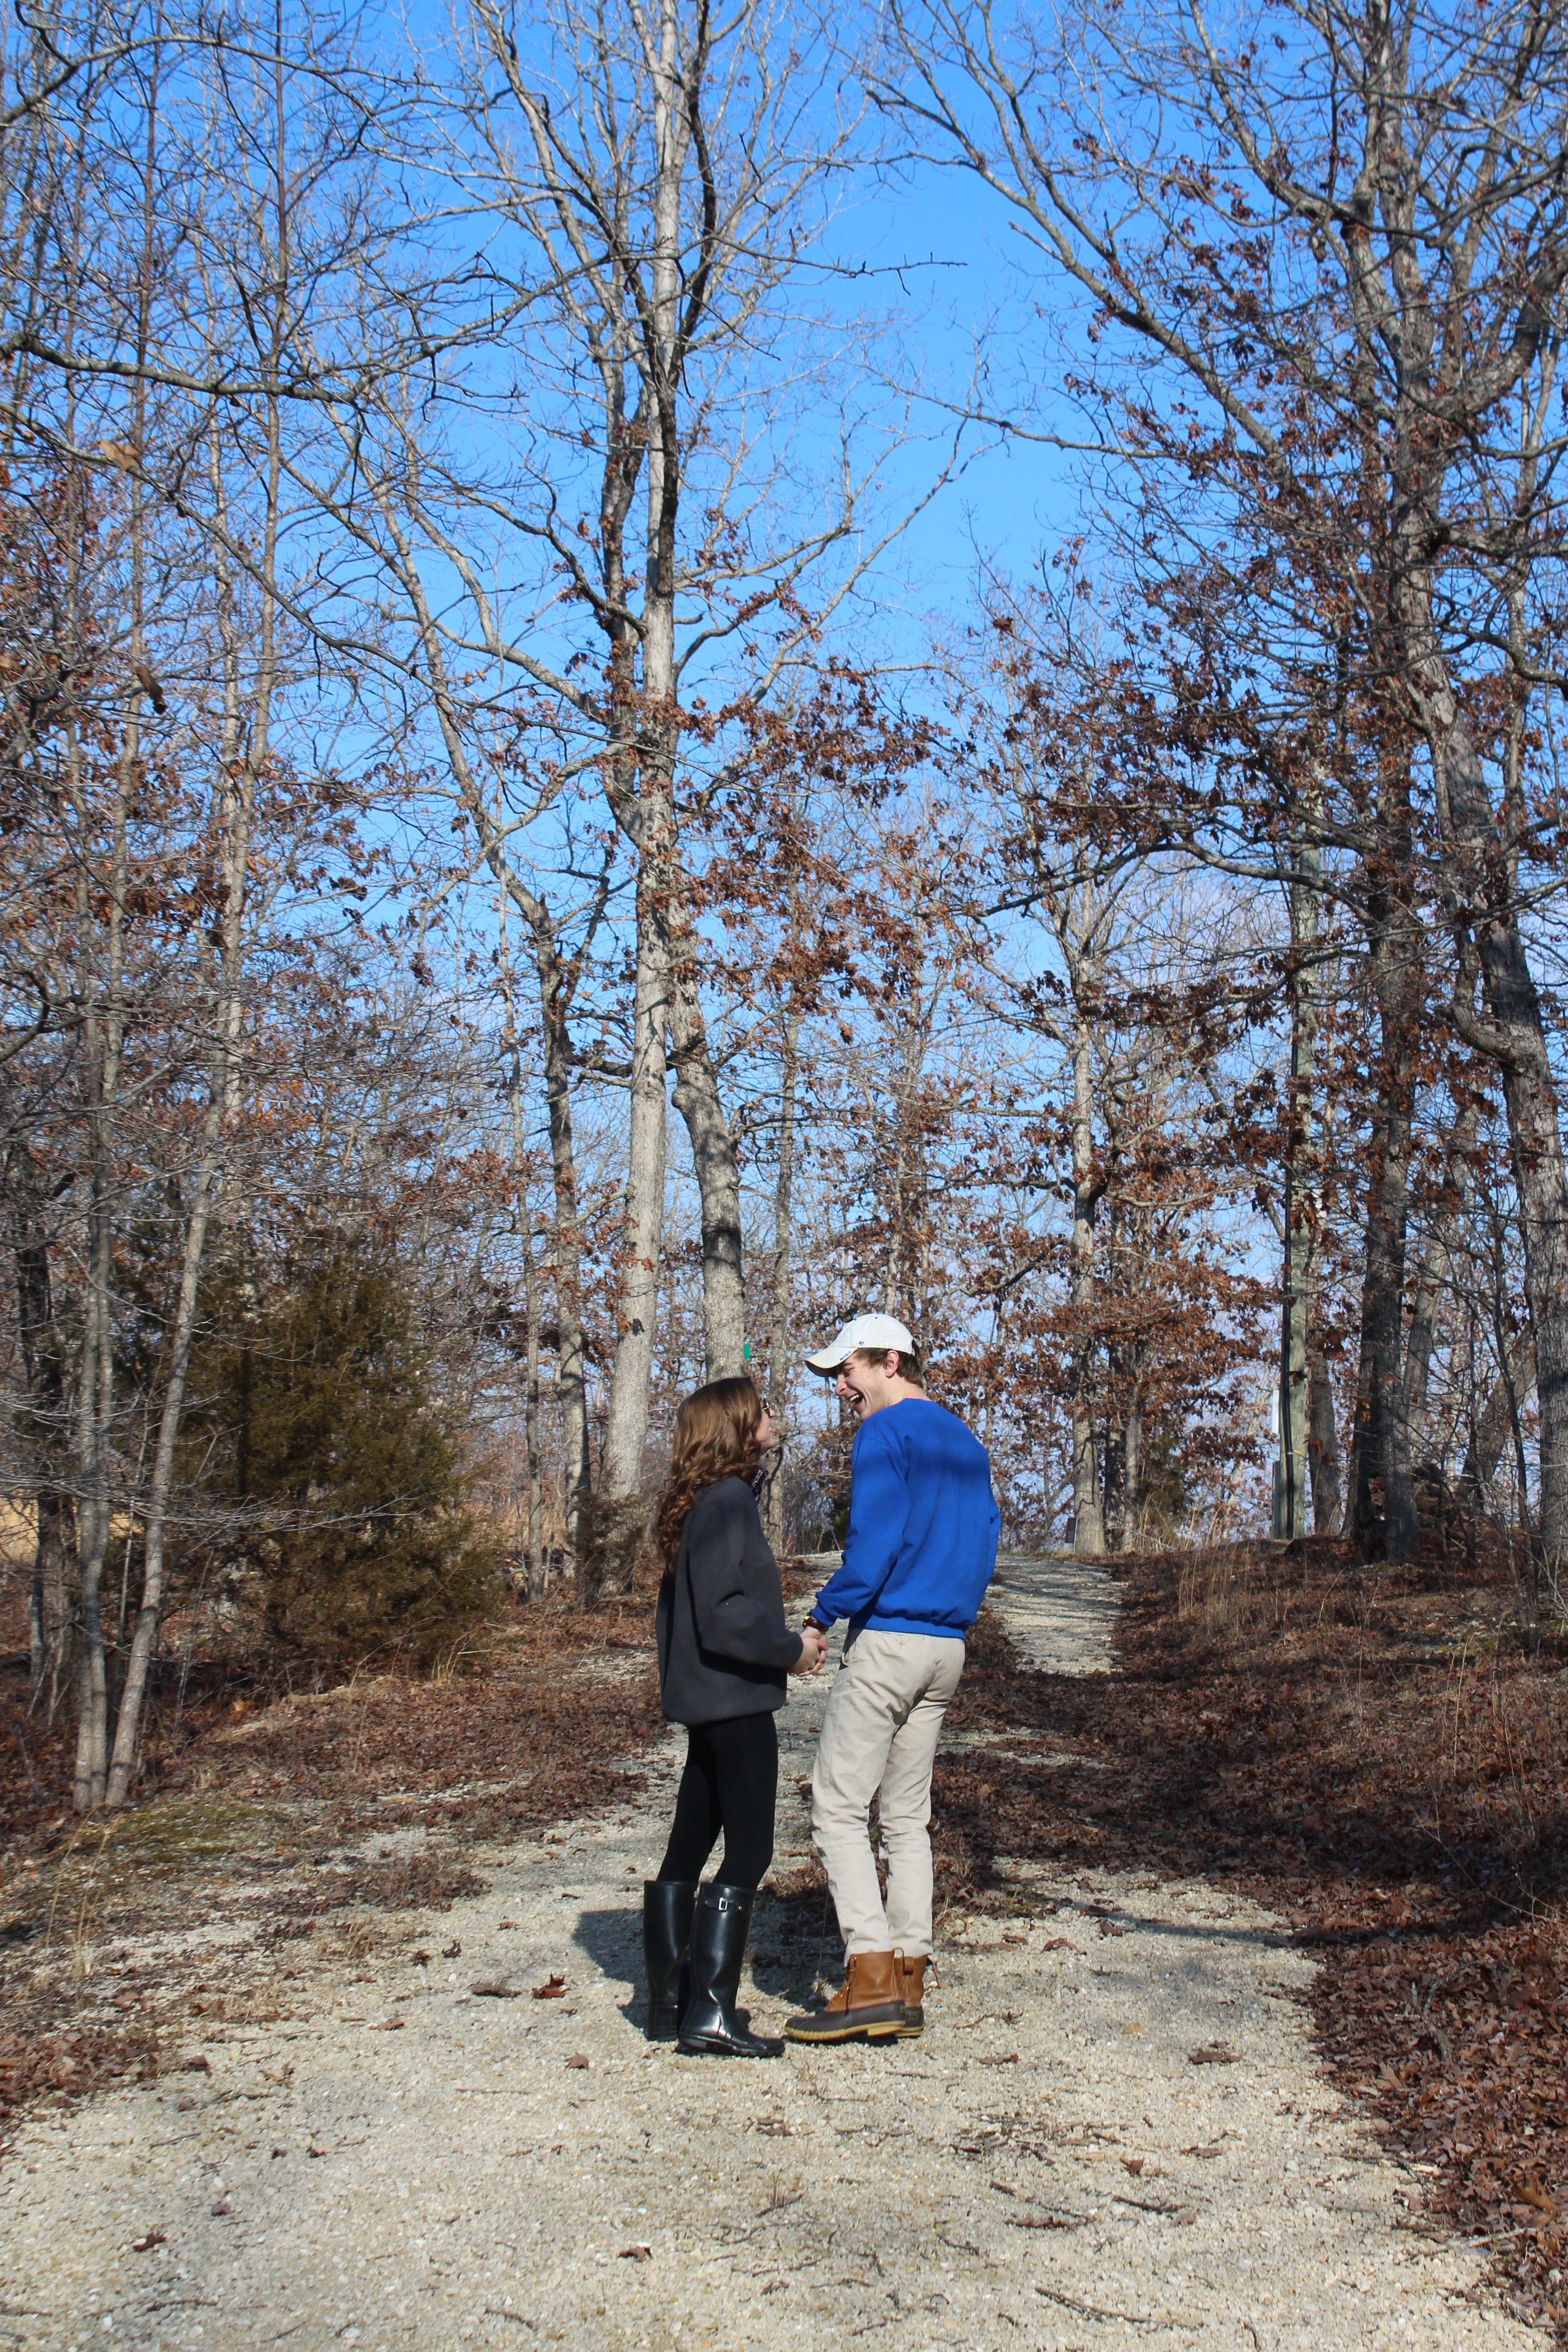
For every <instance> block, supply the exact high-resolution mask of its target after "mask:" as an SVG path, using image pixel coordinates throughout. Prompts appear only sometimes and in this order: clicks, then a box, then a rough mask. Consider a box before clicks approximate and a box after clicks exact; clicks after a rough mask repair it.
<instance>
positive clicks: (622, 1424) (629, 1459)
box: [599, 866, 668, 1503]
mask: <svg viewBox="0 0 1568 2352" xmlns="http://www.w3.org/2000/svg"><path fill="white" fill-rule="evenodd" d="M653 891H654V876H653V874H652V873H651V872H650V871H649V869H648V868H647V866H643V867H642V868H641V869H640V870H639V872H638V876H637V999H636V1009H635V1014H634V1026H633V1031H632V1076H631V1137H630V1145H629V1149H628V1152H627V1159H626V1213H625V1219H624V1223H623V1226H622V1234H621V1274H620V1286H619V1297H618V1299H617V1302H616V1306H617V1323H618V1329H617V1332H616V1357H615V1369H614V1371H613V1373H612V1376H611V1381H610V1410H609V1417H608V1422H607V1424H606V1427H605V1444H604V1453H603V1456H602V1459H601V1462H600V1467H599V1479H600V1485H601V1486H602V1488H603V1490H604V1493H605V1496H606V1497H607V1499H608V1500H609V1501H611V1502H612V1503H624V1502H626V1501H628V1500H629V1499H630V1497H631V1496H635V1495H636V1494H637V1493H638V1492H639V1491H640V1489H641V1486H642V1475H643V1451H644V1448H645V1447H646V1445H647V1416H648V1391H649V1386H650V1384H651V1381H652V1378H653V1343H654V1329H655V1320H656V1310H657V1308H658V1274H659V1256H660V1253H661V1251H662V1249H663V1246H664V1155H665V1119H666V1108H665V1091H664V1088H665V1053H664V1023H665V1008H666V1004H667V1002H668V982H667V973H666V968H665V961H664V952H663V929H662V926H661V924H660V923H659V920H658V915H657V912H656V910H655V909H654V908H652V907H651V906H650V905H649V904H648V901H649V899H650V898H652V896H653Z"/></svg>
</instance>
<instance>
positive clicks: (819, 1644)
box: [795, 1625, 827, 1675]
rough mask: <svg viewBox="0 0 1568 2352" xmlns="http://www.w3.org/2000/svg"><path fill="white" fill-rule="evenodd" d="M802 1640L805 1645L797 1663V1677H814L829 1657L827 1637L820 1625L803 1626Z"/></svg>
mask: <svg viewBox="0 0 1568 2352" xmlns="http://www.w3.org/2000/svg"><path fill="white" fill-rule="evenodd" d="M800 1638H801V1640H802V1641H803V1642H804V1643H805V1649H804V1650H802V1652H801V1654H800V1656H799V1657H798V1658H797V1659H796V1661H795V1673H796V1674H797V1675H814V1674H816V1670H817V1668H818V1667H819V1666H820V1665H821V1664H822V1662H823V1660H824V1658H826V1655H827V1636H826V1633H824V1632H823V1630H822V1628H821V1626H820V1625H803V1626H802V1627H801V1629H800Z"/></svg>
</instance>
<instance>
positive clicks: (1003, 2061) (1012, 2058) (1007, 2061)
mask: <svg viewBox="0 0 1568 2352" xmlns="http://www.w3.org/2000/svg"><path fill="white" fill-rule="evenodd" d="M980 2063H981V2064H982V2065H983V2066H1016V2064H1017V2063H1018V2053H1017V2052H1016V2050H1009V2051H1008V2053H1007V2054H1006V2056H1005V2058H982V2059H981V2061H980Z"/></svg>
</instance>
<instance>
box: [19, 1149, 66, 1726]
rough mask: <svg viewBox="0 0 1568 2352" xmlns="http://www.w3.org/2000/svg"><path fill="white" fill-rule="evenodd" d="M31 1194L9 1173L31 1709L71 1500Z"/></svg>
mask: <svg viewBox="0 0 1568 2352" xmlns="http://www.w3.org/2000/svg"><path fill="white" fill-rule="evenodd" d="M35 1189H36V1188H35V1186H34V1182H33V1179H32V1172H31V1171H30V1170H25V1169H24V1170H16V1171H14V1172H13V1177H12V1185H11V1190H12V1192H13V1195H14V1197H15V1199H16V1236H15V1241H14V1244H13V1249H14V1255H15V1260H16V1332H17V1340H18V1345H19V1348H20V1351H21V1357H22V1377H23V1382H24V1391H23V1397H24V1401H23V1403H22V1406H21V1409H20V1411H19V1412H18V1413H17V1417H16V1418H17V1424H18V1426H17V1435H18V1437H19V1438H20V1440H21V1444H22V1454H23V1465H24V1469H25V1472H26V1477H27V1481H28V1486H29V1489H30V1492H31V1496H32V1503H33V1536H34V1542H33V1574H32V1579H31V1582H30V1585H29V1589H28V1596H27V1647H28V1654H29V1678H30V1681H31V1684H32V1688H33V1696H34V1703H35V1704H37V1699H38V1697H39V1696H41V1694H42V1689H43V1685H44V1682H45V1680H46V1678H48V1679H49V1680H51V1681H53V1680H55V1679H56V1678H57V1677H58V1673H59V1667H60V1662H61V1658H62V1656H63V1654H64V1649H65V1644H66V1640H67V1636H68V1632H69V1626H70V1605H69V1594H68V1560H69V1552H70V1545H71V1539H72V1534H73V1528H72V1522H71V1507H70V1498H69V1496H68V1494H66V1493H65V1492H63V1491H62V1489H61V1488H60V1486H58V1484H57V1483H56V1481H55V1480H53V1479H52V1478H51V1477H50V1476H49V1475H48V1470H49V1465H51V1464H58V1461H59V1458H60V1455H61V1453H62V1452H63V1450H64V1448H65V1446H66V1444H67V1441H68V1419H67V1410H66V1383H65V1368H64V1363H63V1360H62V1356H61V1349H60V1336H59V1332H58V1329H57V1328H56V1325H55V1307H54V1283H53V1276H52V1272H51V1268H50V1264H49V1244H48V1237H47V1233H46V1232H45V1231H44V1228H43V1226H42V1223H41V1222H40V1220H39V1218H38V1216H37V1213H36V1202H35Z"/></svg>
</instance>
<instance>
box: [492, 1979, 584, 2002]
mask: <svg viewBox="0 0 1568 2352" xmlns="http://www.w3.org/2000/svg"><path fill="white" fill-rule="evenodd" d="M475 1990H476V1991H477V1990H479V1988H478V1987H477V1986H476V1987H475ZM565 1990H566V1979H565V1978H564V1977H557V1976H548V1977H546V1978H545V1979H544V1982H543V1983H542V1985H535V1986H534V1988H533V1998H534V2000H560V1999H561V1997H562V1995H563V1993H564V1991H565Z"/></svg>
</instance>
